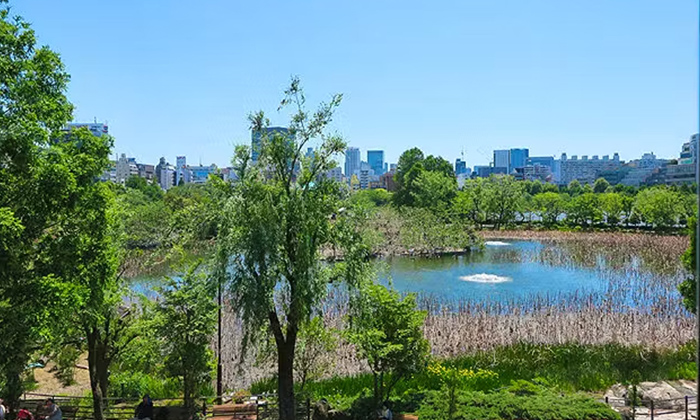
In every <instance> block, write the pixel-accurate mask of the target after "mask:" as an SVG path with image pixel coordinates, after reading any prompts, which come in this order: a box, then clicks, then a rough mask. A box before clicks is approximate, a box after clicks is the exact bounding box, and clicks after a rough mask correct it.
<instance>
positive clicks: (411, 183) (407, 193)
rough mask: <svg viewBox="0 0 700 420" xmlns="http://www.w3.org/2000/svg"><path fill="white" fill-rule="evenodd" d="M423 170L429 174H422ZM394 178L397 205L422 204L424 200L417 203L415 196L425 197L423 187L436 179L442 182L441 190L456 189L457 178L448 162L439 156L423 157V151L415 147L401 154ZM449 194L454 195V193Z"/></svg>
mask: <svg viewBox="0 0 700 420" xmlns="http://www.w3.org/2000/svg"><path fill="white" fill-rule="evenodd" d="M425 172H429V173H431V175H424V174H425ZM434 174H437V175H434ZM394 180H395V182H396V193H395V194H394V203H395V204H396V205H399V206H415V205H418V206H424V204H425V200H423V201H421V203H420V204H419V203H417V202H416V199H417V197H421V196H422V197H423V198H427V197H425V196H424V193H425V192H426V191H425V187H426V186H427V185H428V184H430V183H433V184H434V183H435V182H437V181H438V180H441V181H443V182H444V186H442V185H441V186H440V189H441V190H443V192H447V190H456V189H457V179H456V178H455V173H454V169H453V168H452V165H451V164H450V162H448V161H446V160H445V159H443V158H441V157H439V156H432V155H430V156H428V157H424V155H423V152H422V151H421V150H420V149H418V148H417V147H414V148H413V149H409V150H407V151H405V152H403V153H402V154H401V156H400V157H399V163H398V166H397V168H396V175H394ZM450 195H451V196H452V197H453V196H454V194H450Z"/></svg>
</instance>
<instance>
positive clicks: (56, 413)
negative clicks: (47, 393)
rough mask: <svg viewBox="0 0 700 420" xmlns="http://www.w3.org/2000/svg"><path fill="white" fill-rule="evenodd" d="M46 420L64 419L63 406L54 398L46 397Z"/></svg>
mask: <svg viewBox="0 0 700 420" xmlns="http://www.w3.org/2000/svg"><path fill="white" fill-rule="evenodd" d="M43 418H45V419H46V420H63V413H62V412H61V407H59V406H58V405H57V404H56V402H55V401H54V400H53V398H47V399H46V411H45V412H44V416H43Z"/></svg>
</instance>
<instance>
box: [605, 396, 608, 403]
mask: <svg viewBox="0 0 700 420" xmlns="http://www.w3.org/2000/svg"><path fill="white" fill-rule="evenodd" d="M605 404H608V396H607V395H606V396H605Z"/></svg>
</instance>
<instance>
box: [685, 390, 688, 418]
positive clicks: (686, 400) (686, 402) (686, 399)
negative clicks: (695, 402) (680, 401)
mask: <svg viewBox="0 0 700 420" xmlns="http://www.w3.org/2000/svg"><path fill="white" fill-rule="evenodd" d="M685 420H688V396H687V395H686V396H685Z"/></svg>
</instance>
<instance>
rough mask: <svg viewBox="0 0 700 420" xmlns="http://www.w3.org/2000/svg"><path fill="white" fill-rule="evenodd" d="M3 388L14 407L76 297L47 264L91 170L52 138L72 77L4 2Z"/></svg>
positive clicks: (0, 58) (0, 36) (0, 80)
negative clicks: (54, 324) (34, 357)
mask: <svg viewBox="0 0 700 420" xmlns="http://www.w3.org/2000/svg"><path fill="white" fill-rule="evenodd" d="M0 69H2V71H0V261H1V263H0V320H2V322H0V354H3V357H2V358H1V359H0V390H2V391H1V392H2V394H3V395H2V396H3V397H5V399H6V400H7V401H8V402H9V404H10V405H11V406H12V405H14V403H15V401H16V400H17V399H18V398H19V396H20V395H21V393H22V380H21V376H22V374H23V373H24V367H25V366H26V365H27V362H28V361H29V359H30V357H31V353H32V352H33V349H35V348H36V346H37V343H38V342H39V341H42V340H44V339H45V338H47V337H48V336H49V335H50V329H49V327H50V325H51V321H52V320H53V319H55V316H54V314H55V310H60V308H61V307H64V304H65V302H66V301H70V300H71V299H72V297H73V293H72V291H71V287H70V285H69V284H67V283H66V282H65V281H64V280H63V279H61V278H60V273H54V272H52V271H50V270H48V269H47V266H49V265H51V264H52V263H53V262H55V261H57V260H58V259H60V258H61V256H60V254H57V252H58V250H59V249H60V246H59V245H58V243H59V242H60V241H61V235H60V233H61V231H62V223H63V222H64V221H65V220H66V217H68V215H70V214H71V213H72V211H73V210H74V209H75V208H76V206H77V205H78V204H77V203H76V195H77V194H78V192H77V191H76V188H75V187H76V182H78V180H79V179H82V177H85V176H90V174H91V172H90V168H76V167H71V166H69V165H68V162H67V160H68V159H69V158H70V153H72V152H73V151H75V150H76V149H75V148H73V149H70V150H67V148H66V147H65V146H64V145H62V144H61V143H60V142H53V141H51V139H53V138H55V137H57V136H59V130H60V128H61V127H63V125H64V124H65V123H66V122H67V121H69V120H70V118H71V113H72V106H71V105H70V103H69V102H68V100H67V99H66V96H65V91H66V87H67V84H68V80H69V76H68V74H67V73H66V72H65V70H64V67H63V64H62V63H61V61H60V59H59V57H58V55H57V54H56V53H54V52H53V51H51V50H50V49H49V48H48V47H37V45H36V37H35V34H34V31H33V30H32V29H31V28H30V26H29V24H28V23H27V22H25V21H24V20H23V19H22V18H21V17H18V16H14V15H12V14H11V13H10V7H9V6H8V5H7V3H6V2H4V1H2V2H0Z"/></svg>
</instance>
